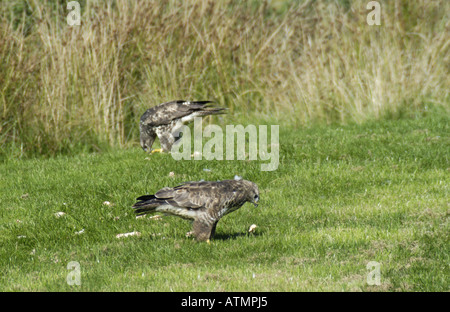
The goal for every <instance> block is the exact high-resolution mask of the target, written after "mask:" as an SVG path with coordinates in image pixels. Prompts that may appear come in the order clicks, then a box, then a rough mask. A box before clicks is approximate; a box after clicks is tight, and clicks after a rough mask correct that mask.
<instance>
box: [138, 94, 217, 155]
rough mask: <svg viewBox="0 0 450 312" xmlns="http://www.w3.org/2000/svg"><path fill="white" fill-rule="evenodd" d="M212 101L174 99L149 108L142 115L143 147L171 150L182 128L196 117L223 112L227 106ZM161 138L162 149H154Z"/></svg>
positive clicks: (140, 128)
mask: <svg viewBox="0 0 450 312" xmlns="http://www.w3.org/2000/svg"><path fill="white" fill-rule="evenodd" d="M210 103H212V101H194V102H189V101H183V100H178V101H172V102H167V103H162V104H160V105H157V106H155V107H152V108H149V109H147V110H146V111H145V113H144V114H143V115H142V116H141V120H140V123H139V131H140V141H141V147H142V149H143V150H144V151H147V152H161V151H163V152H170V150H171V149H172V145H173V144H174V143H175V141H177V140H178V139H179V138H180V137H179V136H178V133H179V130H180V128H181V127H182V126H183V125H185V124H186V123H189V122H191V121H192V120H194V118H195V117H201V116H207V115H215V114H223V113H224V110H225V108H223V107H215V106H211V105H210ZM156 136H158V138H159V142H160V143H161V147H162V150H159V149H158V150H152V145H153V143H154V141H155V139H156Z"/></svg>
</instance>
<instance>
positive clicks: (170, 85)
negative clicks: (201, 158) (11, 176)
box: [0, 0, 450, 158]
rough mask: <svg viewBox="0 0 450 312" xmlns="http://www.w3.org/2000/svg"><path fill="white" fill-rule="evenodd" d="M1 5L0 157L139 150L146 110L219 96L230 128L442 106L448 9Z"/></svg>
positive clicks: (407, 4)
mask: <svg viewBox="0 0 450 312" xmlns="http://www.w3.org/2000/svg"><path fill="white" fill-rule="evenodd" d="M79 2H80V4H81V14H82V15H81V26H72V27H71V26H68V25H67V20H66V17H67V15H68V13H69V11H68V10H67V8H66V3H67V1H63V0H60V1H33V0H15V1H2V3H1V6H0V59H1V62H0V118H1V119H0V133H1V134H0V150H1V152H0V153H1V157H3V158H4V157H23V156H30V155H55V154H58V153H67V152H69V151H70V152H74V151H80V150H87V151H98V150H104V149H107V148H108V147H125V146H133V145H136V144H137V143H136V142H137V140H136V138H137V136H138V128H137V124H138V119H139V117H140V115H141V114H142V113H143V112H144V110H145V109H147V108H149V107H151V106H154V105H156V104H158V103H161V102H165V101H169V100H173V99H214V100H216V101H217V102H218V103H219V104H220V105H224V106H227V107H229V108H230V116H231V117H229V118H230V119H228V120H232V118H236V119H239V118H240V119H241V120H242V119H244V118H249V117H251V118H253V117H254V119H255V120H256V119H261V118H262V119H273V120H275V122H277V123H279V121H280V120H283V123H284V124H292V125H309V124H314V123H317V122H319V123H321V122H326V123H333V122H339V123H343V122H348V121H356V122H361V121H364V120H367V119H373V118H382V117H386V116H388V117H398V116H402V115H410V114H413V113H417V112H423V111H424V110H426V109H427V108H429V107H430V106H436V105H437V106H443V107H445V108H446V109H447V111H448V102H449V95H448V90H449V87H450V83H449V77H450V75H449V53H448V52H449V20H450V19H449V18H448V12H450V3H449V2H448V1H445V0H442V1H428V0H415V1H406V0H405V1H402V0H395V1H381V9H382V12H381V13H382V16H381V26H369V25H368V24H367V23H366V18H367V14H368V13H369V10H367V9H366V5H367V2H368V1H365V0H364V1H344V0H341V1H331V0H329V1H311V0H306V1H229V0H222V1H126V0H117V1H79Z"/></svg>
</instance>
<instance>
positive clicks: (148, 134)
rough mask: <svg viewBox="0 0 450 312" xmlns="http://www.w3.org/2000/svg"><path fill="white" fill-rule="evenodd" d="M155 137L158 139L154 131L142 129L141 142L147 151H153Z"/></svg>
mask: <svg viewBox="0 0 450 312" xmlns="http://www.w3.org/2000/svg"><path fill="white" fill-rule="evenodd" d="M155 139H156V134H155V133H153V132H152V131H142V130H141V137H140V142H141V147H142V149H143V150H144V151H146V152H148V153H149V152H151V151H152V145H153V142H155Z"/></svg>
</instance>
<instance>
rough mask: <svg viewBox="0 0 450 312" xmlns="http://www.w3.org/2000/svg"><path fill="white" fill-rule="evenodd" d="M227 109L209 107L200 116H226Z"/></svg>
mask: <svg viewBox="0 0 450 312" xmlns="http://www.w3.org/2000/svg"><path fill="white" fill-rule="evenodd" d="M227 109H228V108H225V107H207V108H206V109H204V110H202V111H201V112H200V115H201V116H208V115H218V114H226V113H227V112H226V110H227Z"/></svg>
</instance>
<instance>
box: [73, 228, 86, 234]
mask: <svg viewBox="0 0 450 312" xmlns="http://www.w3.org/2000/svg"><path fill="white" fill-rule="evenodd" d="M83 233H84V229H81V231H78V232H75V235H80V234H83Z"/></svg>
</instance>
